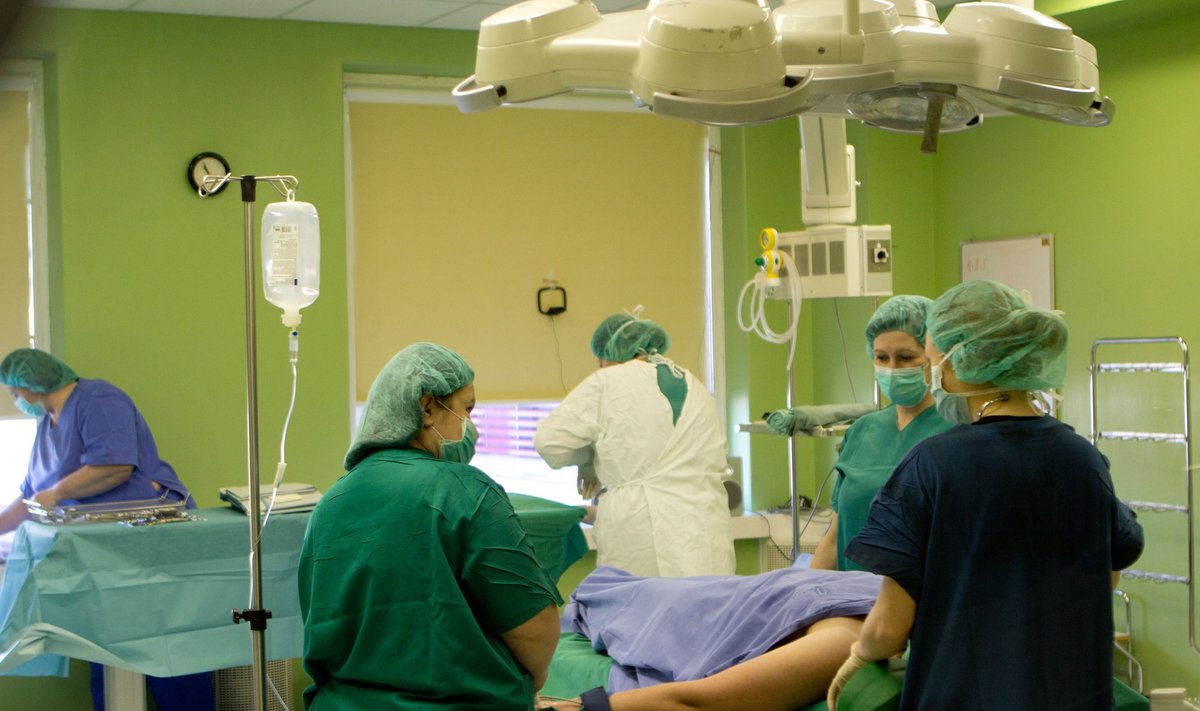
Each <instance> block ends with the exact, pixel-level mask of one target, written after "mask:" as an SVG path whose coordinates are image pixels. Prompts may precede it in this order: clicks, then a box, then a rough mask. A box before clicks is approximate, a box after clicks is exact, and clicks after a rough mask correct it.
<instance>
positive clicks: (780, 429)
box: [767, 408, 796, 437]
mask: <svg viewBox="0 0 1200 711" xmlns="http://www.w3.org/2000/svg"><path fill="white" fill-rule="evenodd" d="M795 426H796V413H794V412H792V411H791V410H789V409H787V408H784V409H782V410H776V411H775V412H771V413H768V414H767V427H770V428H771V431H772V432H774V433H775V434H777V435H783V436H784V437H790V436H791V435H792V428H793V427H795Z"/></svg>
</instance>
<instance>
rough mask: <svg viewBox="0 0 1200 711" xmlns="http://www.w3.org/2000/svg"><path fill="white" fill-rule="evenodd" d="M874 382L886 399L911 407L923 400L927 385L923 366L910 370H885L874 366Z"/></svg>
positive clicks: (880, 366)
mask: <svg viewBox="0 0 1200 711" xmlns="http://www.w3.org/2000/svg"><path fill="white" fill-rule="evenodd" d="M875 382H877V383H879V389H880V390H882V391H883V394H884V395H887V399H888V400H891V401H892V402H894V403H896V404H897V405H902V406H904V407H912V406H914V405H916V404H918V403H919V402H921V400H924V399H925V393H926V392H927V391H928V390H929V385H928V384H927V383H926V382H925V366H923V365H918V366H915V367H912V368H885V367H883V366H882V365H877V366H875Z"/></svg>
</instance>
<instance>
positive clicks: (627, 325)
mask: <svg viewBox="0 0 1200 711" xmlns="http://www.w3.org/2000/svg"><path fill="white" fill-rule="evenodd" d="M641 315H642V307H641V306H640V305H639V306H637V307H635V308H634V309H633V311H628V312H626V313H620V314H613V315H612V316H609V317H608V318H606V319H604V320H603V321H601V322H600V325H599V326H598V327H597V328H596V332H595V333H593V334H592V355H594V356H596V357H597V358H602V359H604V360H607V361H609V362H612V363H624V362H625V361H627V360H633V359H634V358H636V357H637V356H638V355H649V354H652V353H659V354H662V353H666V352H667V349H668V348H670V347H671V339H670V338H669V337H668V336H667V332H666V331H664V330H663V327H662V326H659V325H658V324H657V323H654V322H653V321H650V320H647V319H643V318H641Z"/></svg>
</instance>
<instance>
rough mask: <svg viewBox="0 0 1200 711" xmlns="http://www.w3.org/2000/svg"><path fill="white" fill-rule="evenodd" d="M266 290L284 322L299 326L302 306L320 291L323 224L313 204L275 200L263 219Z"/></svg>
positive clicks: (264, 280)
mask: <svg viewBox="0 0 1200 711" xmlns="http://www.w3.org/2000/svg"><path fill="white" fill-rule="evenodd" d="M262 263H263V292H264V295H265V296H266V297H267V301H269V302H271V303H272V304H274V305H275V306H278V307H279V308H281V309H283V317H282V319H283V325H285V326H287V327H288V328H292V329H294V328H296V327H297V326H299V325H300V309H302V308H304V307H305V306H309V305H310V304H312V302H314V301H316V300H317V296H318V295H319V294H320V293H321V225H320V223H319V221H318V220H317V209H316V208H315V207H313V206H312V204H311V203H307V202H298V201H295V200H289V201H287V202H273V203H271V204H270V205H267V207H266V209H265V210H264V211H263V219H262Z"/></svg>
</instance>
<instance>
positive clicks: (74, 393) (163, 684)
mask: <svg viewBox="0 0 1200 711" xmlns="http://www.w3.org/2000/svg"><path fill="white" fill-rule="evenodd" d="M0 383H3V384H4V385H5V386H7V387H8V392H9V395H11V396H12V397H13V401H14V404H15V405H16V406H17V409H18V410H20V411H21V412H23V413H25V414H26V415H29V416H31V417H36V418H38V428H37V435H36V437H35V438H34V441H33V451H32V452H31V454H30V456H29V469H28V472H27V473H26V475H25V480H24V482H22V484H21V495H20V496H18V497H16V499H14V500H13V501H12V502H11V503H10V504H9V505H8V506H7V507H6V508H4V510H3V511H0V533H7V532H8V531H11V530H13V529H15V528H16V527H17V526H19V525H20V524H21V523H22V522H23V521H25V520H26V519H28V518H29V510H28V509H27V508H26V505H25V501H24V499H30V500H33V501H36V502H37V503H38V504H40V505H41V506H42V507H43V508H45V509H53V508H55V507H56V506H59V505H63V504H76V503H78V504H96V503H119V502H122V501H145V500H148V499H159V500H161V501H168V502H169V501H184V502H186V505H187V507H188V508H195V507H196V503H195V501H193V500H192V496H191V494H190V493H188V490H187V488H186V487H184V485H183V483H182V482H180V481H179V477H178V476H177V475H176V474H175V470H174V469H172V468H171V465H170V464H168V463H167V462H165V461H163V460H162V459H160V458H159V456H158V447H157V446H156V445H155V444H154V437H153V435H151V434H150V428H149V426H147V425H146V420H145V419H143V418H142V415H141V413H140V412H138V409H137V407H135V406H134V404H133V400H131V399H130V398H129V396H128V395H126V394H125V393H124V392H122V391H121V390H120V389H119V388H117V387H116V386H115V385H112V384H111V383H108V382H106V381H103V380H91V379H88V378H81V377H79V376H78V375H76V374H75V371H73V370H71V368H70V366H68V365H67V364H66V363H64V362H62V361H61V360H59V359H58V358H55V357H54V356H52V355H50V354H49V353H46V352H44V351H39V350H37V349H35V348H22V349H19V350H16V351H13V352H12V353H9V354H8V355H7V356H6V357H5V358H4V360H3V362H0ZM102 669H103V668H102V667H101V666H100V665H99V664H92V699H93V703H94V705H95V707H96V709H97V711H103V709H104V683H103V675H102ZM147 681H148V682H149V686H150V691H151V693H152V694H153V695H154V702H155V705H156V706H157V707H158V708H159V709H161V710H162V711H191V710H192V709H197V710H198V709H206V710H209V711H210V710H211V709H212V708H213V707H214V702H213V694H212V685H211V682H210V680H209V675H208V674H207V673H202V674H189V675H185V676H178V677H170V678H158V677H147Z"/></svg>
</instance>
